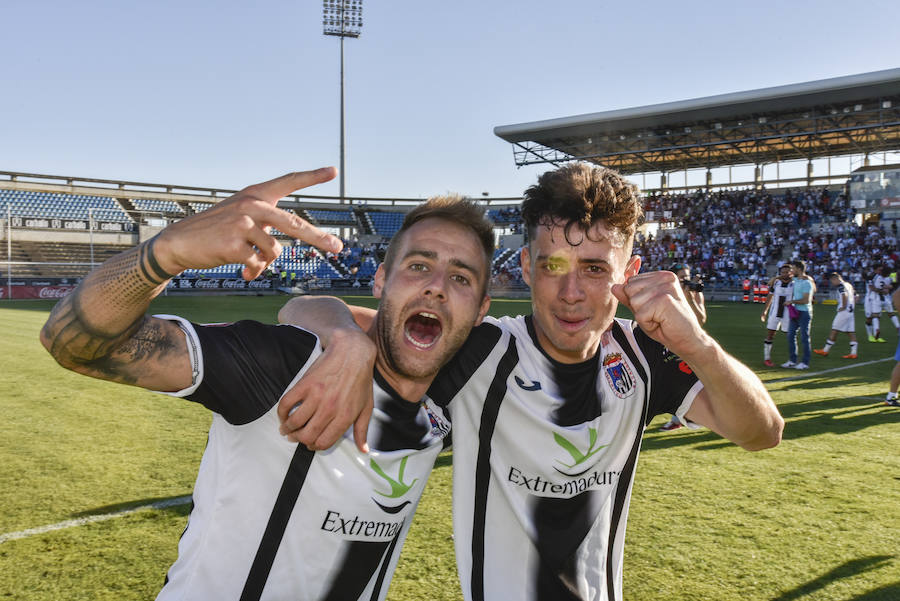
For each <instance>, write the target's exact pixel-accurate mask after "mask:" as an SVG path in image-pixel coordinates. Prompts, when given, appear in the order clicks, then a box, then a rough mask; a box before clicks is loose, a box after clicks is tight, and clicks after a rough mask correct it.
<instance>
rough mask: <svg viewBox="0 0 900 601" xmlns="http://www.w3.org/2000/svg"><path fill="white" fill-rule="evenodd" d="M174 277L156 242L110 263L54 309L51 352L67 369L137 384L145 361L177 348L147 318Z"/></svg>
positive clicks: (47, 331) (49, 334)
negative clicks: (161, 261)
mask: <svg viewBox="0 0 900 601" xmlns="http://www.w3.org/2000/svg"><path fill="white" fill-rule="evenodd" d="M170 277H171V275H169V274H167V273H166V272H165V271H164V270H163V269H162V268H161V267H160V265H159V263H158V262H157V260H156V257H155V256H154V254H153V240H150V241H149V242H146V243H144V244H141V245H139V246H138V247H136V248H134V249H131V250H128V251H126V252H124V253H121V254H119V255H116V256H115V257H113V258H111V259H109V260H108V261H106V262H105V263H103V264H102V265H101V266H100V267H98V268H97V269H95V270H94V271H93V272H91V273H90V274H88V276H87V277H86V278H85V279H84V280H83V281H82V282H81V284H79V286H78V287H77V288H76V289H75V291H74V292H73V293H72V294H70V295H68V296H67V297H65V298H64V299H62V300H61V301H60V302H59V303H57V305H56V306H55V307H54V308H53V311H52V312H51V314H50V318H49V319H48V320H47V323H46V324H45V326H44V334H45V336H46V338H47V339H49V340H50V353H51V354H52V355H53V356H54V357H55V358H56V359H57V360H58V361H59V362H60V363H62V364H64V365H66V366H67V367H72V368H76V367H77V368H80V369H79V371H83V372H89V373H91V374H92V375H96V376H99V377H103V378H106V379H113V380H116V381H119V382H125V383H134V382H135V380H136V377H137V373H138V371H139V370H140V367H141V366H140V364H141V363H142V362H145V361H148V360H153V359H159V358H161V357H162V356H164V355H166V354H168V353H170V352H172V351H173V350H174V349H175V348H176V345H175V343H174V341H173V340H172V339H171V338H170V334H169V333H168V332H169V330H167V329H165V328H163V327H162V326H161V325H160V324H159V323H158V322H154V321H152V320H150V319H149V318H148V317H147V316H146V315H145V312H146V310H147V307H148V306H149V304H150V301H151V300H152V299H153V298H154V297H155V296H156V295H157V294H159V292H161V291H162V290H163V288H164V285H165V282H166V281H167V280H168V279H169V278H170Z"/></svg>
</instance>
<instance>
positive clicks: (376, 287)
mask: <svg viewBox="0 0 900 601" xmlns="http://www.w3.org/2000/svg"><path fill="white" fill-rule="evenodd" d="M386 277H387V276H385V274H384V263H381V264H380V265H379V266H378V269H376V270H375V277H374V278H372V296H374V297H375V298H381V295H382V293H383V292H384V280H385V278H386Z"/></svg>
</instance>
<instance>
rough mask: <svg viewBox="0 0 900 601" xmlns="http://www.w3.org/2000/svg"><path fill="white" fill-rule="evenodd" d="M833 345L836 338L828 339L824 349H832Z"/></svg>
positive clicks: (826, 350)
mask: <svg viewBox="0 0 900 601" xmlns="http://www.w3.org/2000/svg"><path fill="white" fill-rule="evenodd" d="M833 346H834V340H831V339H829V340H826V341H825V348H824V349H823V350H824V351H825V352H826V353H827V352H828V351H830V350H831V347H833Z"/></svg>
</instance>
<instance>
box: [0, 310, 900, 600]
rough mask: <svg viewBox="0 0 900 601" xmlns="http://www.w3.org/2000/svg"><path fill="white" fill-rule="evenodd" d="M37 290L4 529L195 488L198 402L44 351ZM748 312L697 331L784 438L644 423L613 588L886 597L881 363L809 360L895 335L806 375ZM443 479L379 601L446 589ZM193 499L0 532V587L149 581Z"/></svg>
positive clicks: (7, 341) (22, 594)
mask: <svg viewBox="0 0 900 601" xmlns="http://www.w3.org/2000/svg"><path fill="white" fill-rule="evenodd" d="M354 301H355V302H371V301H372V299H370V298H369V299H365V298H362V297H358V298H354V299H351V302H354ZM283 302H284V298H282V297H221V298H219V297H212V298H211V297H185V298H171V297H169V298H162V299H158V300H157V301H156V302H155V303H154V305H153V307H152V311H153V312H160V313H176V314H180V315H184V316H186V317H188V318H191V319H194V320H197V321H207V322H211V321H231V320H235V319H240V318H248V317H250V318H255V319H259V320H261V321H268V322H272V321H274V319H275V314H276V312H277V309H278V308H279V307H280V306H281V304H282V303H283ZM51 306H52V303H51V302H48V301H17V302H9V301H5V302H3V303H2V304H0V357H2V370H0V409H2V415H3V419H2V420H0V458H2V461H0V509H2V511H0V537H2V535H3V534H6V533H10V532H16V531H20V530H24V529H27V528H33V527H38V526H43V525H46V524H54V523H57V522H62V521H65V520H69V519H72V518H77V517H83V516H91V515H100V514H106V513H110V512H112V511H117V510H120V509H127V508H130V507H135V506H141V505H146V504H149V503H152V502H154V501H158V500H162V499H168V498H171V497H178V496H183V495H187V494H190V491H191V487H192V484H193V481H194V478H195V476H196V469H197V465H198V463H199V460H200V456H201V454H202V452H203V448H204V446H205V442H206V430H207V428H208V425H209V415H208V413H207V411H206V410H205V409H203V408H202V407H199V406H196V405H193V404H191V403H187V402H184V401H180V400H176V399H171V398H168V397H164V396H162V395H155V394H151V393H148V392H145V391H142V390H139V389H134V388H129V387H126V386H120V385H116V384H110V383H105V382H99V381H96V380H91V379H89V378H84V377H82V376H78V375H75V374H72V373H69V372H66V371H65V370H63V369H62V368H59V367H58V366H56V364H55V363H54V362H53V360H52V359H51V358H50V356H49V355H48V354H47V353H46V352H45V351H44V350H43V349H42V348H41V346H40V344H39V342H38V331H39V329H40V327H41V325H42V324H43V322H44V320H45V319H46V316H47V313H48V311H49V309H50V307H51ZM528 310H529V304H528V303H527V302H522V301H503V300H495V301H494V303H493V306H492V314H494V315H502V314H518V313H525V312H527V311H528ZM759 312H760V307H759V306H758V305H756V306H747V305H740V304H728V303H726V304H722V305H717V304H711V305H710V306H709V314H710V318H709V328H708V329H709V330H710V332H711V333H712V334H713V335H714V336H716V338H717V339H719V340H720V341H721V342H722V343H723V345H724V346H725V347H726V349H728V350H729V351H730V352H731V353H733V354H734V355H736V356H737V357H738V358H740V359H742V360H743V361H745V362H747V363H748V364H749V365H750V366H751V367H753V368H754V369H755V370H756V371H757V373H759V374H760V376H761V377H762V379H763V380H764V381H766V382H767V386H768V388H769V390H770V391H771V392H772V396H773V398H774V399H775V401H776V403H778V405H779V408H780V409H781V411H782V413H783V415H784V416H785V419H786V421H787V427H786V430H785V438H784V441H783V442H782V444H781V445H780V446H779V447H778V448H776V449H773V450H768V451H764V452H761V453H747V452H745V451H742V450H741V449H738V448H736V447H735V446H734V445H731V444H730V443H728V442H726V441H723V440H721V439H720V438H718V437H717V436H715V435H714V434H711V433H710V432H708V431H706V430H697V431H690V430H686V429H680V430H677V431H674V432H670V433H664V432H660V431H659V430H658V427H659V426H660V425H661V424H662V423H663V421H664V420H665V418H664V417H658V418H657V419H656V420H655V421H654V422H653V424H651V426H650V428H648V430H647V434H646V437H645V441H644V445H643V451H642V453H641V460H640V462H639V467H638V472H637V478H636V482H635V489H634V494H633V499H632V503H631V516H630V519H629V527H628V538H627V544H626V553H625V555H626V557H625V595H626V598H627V599H631V600H645V599H666V600H694V599H696V600H711V599H716V600H735V601H737V600H741V601H745V600H768V601H792V600H794V599H816V600H834V601H850V600H853V601H876V600H878V601H889V600H890V601H894V600H896V599H900V557H898V554H900V518H898V507H900V457H898V451H897V450H898V448H900V410H898V409H896V408H891V407H887V406H884V405H883V404H882V399H883V397H884V393H885V392H886V390H887V381H888V377H889V374H890V370H891V368H892V367H893V365H894V363H893V361H892V360H885V361H880V362H877V363H873V364H870V365H863V366H860V367H856V368H853V369H848V370H843V371H834V372H829V373H823V374H819V375H816V372H821V371H825V370H828V369H833V368H838V367H842V366H847V365H854V364H861V363H865V362H867V361H873V360H876V359H886V358H888V357H891V356H892V354H893V351H894V348H895V342H896V339H895V338H894V336H892V335H891V334H888V340H889V343H888V344H870V343H868V342H861V343H860V352H859V354H860V358H859V359H858V360H857V361H845V360H841V359H840V358H839V356H840V355H842V354H844V353H845V352H846V350H845V349H846V347H847V341H846V339H845V338H840V339H839V341H838V344H837V346H835V348H834V349H833V352H832V355H831V356H829V357H826V358H821V357H817V356H813V361H812V368H811V370H810V372H798V371H795V370H785V369H781V368H765V367H763V366H762V339H763V337H764V328H763V325H762V324H761V323H760V321H759ZM832 316H833V309H832V308H831V307H817V311H816V316H815V318H814V320H813V346H814V347H820V346H822V343H823V341H824V339H825V336H826V335H827V332H828V328H829V326H830V323H831V318H832ZM857 319H858V325H857V332H858V333H860V334H863V333H864V332H865V329H864V327H863V325H862V319H861V316H857ZM885 321H886V320H885ZM886 323H890V322H888V321H886ZM886 329H887V330H888V331H889V332H890V330H891V329H892V328H886ZM860 338H861V339H862V338H863V336H862V335H861V336H860ZM774 348H775V352H774V354H773V359H774V360H775V361H776V363H781V362H783V361H785V360H786V358H787V349H786V341H785V336H784V334H782V333H779V334H778V335H777V338H776V342H775V347H774ZM785 378H794V379H789V380H786V379H785ZM450 482H451V467H450V455H449V454H445V455H442V456H441V457H440V458H439V460H438V466H437V468H436V469H435V471H434V473H433V475H432V477H431V480H430V482H429V485H428V489H427V491H426V493H425V496H424V498H423V500H422V504H421V506H420V509H419V511H418V513H417V515H416V518H415V522H414V524H413V529H412V532H411V534H410V537H409V539H408V541H407V544H406V547H405V548H404V551H403V555H402V557H401V560H400V566H399V568H398V570H397V573H396V576H395V578H394V582H393V584H392V588H391V592H390V594H389V599H392V600H394V601H400V600H404V601H405V600H420V599H459V598H460V593H459V586H458V584H457V582H456V574H455V562H454V558H453V543H452V538H451V516H450ZM187 513H188V506H185V505H182V506H176V507H169V508H166V509H161V510H145V511H140V512H137V513H133V514H130V515H127V516H124V517H119V518H115V519H111V520H108V521H104V522H98V523H92V524H87V525H83V526H77V527H72V528H67V529H63V530H57V531H53V532H46V533H43V534H36V535H32V536H29V537H26V538H21V539H17V540H7V541H6V542H2V543H0V599H2V598H10V599H22V600H54V601H55V600H57V599H63V598H65V599H121V600H125V599H150V598H153V597H154V596H155V594H156V593H157V592H158V590H159V588H160V586H161V585H162V580H163V577H164V575H165V571H166V569H167V568H168V566H169V565H170V564H171V562H172V561H173V560H174V559H175V554H176V545H177V541H178V537H179V536H180V534H181V532H182V530H183V529H184V526H185V522H186V518H187ZM523 569H524V566H523Z"/></svg>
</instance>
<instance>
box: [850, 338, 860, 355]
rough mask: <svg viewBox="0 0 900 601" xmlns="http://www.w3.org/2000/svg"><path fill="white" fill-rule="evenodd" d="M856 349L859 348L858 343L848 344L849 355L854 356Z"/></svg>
mask: <svg viewBox="0 0 900 601" xmlns="http://www.w3.org/2000/svg"><path fill="white" fill-rule="evenodd" d="M858 348H859V343H858V342H856V341H854V342H851V343H850V354H851V355H855V354H856V349H858Z"/></svg>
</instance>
